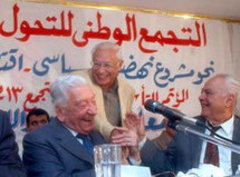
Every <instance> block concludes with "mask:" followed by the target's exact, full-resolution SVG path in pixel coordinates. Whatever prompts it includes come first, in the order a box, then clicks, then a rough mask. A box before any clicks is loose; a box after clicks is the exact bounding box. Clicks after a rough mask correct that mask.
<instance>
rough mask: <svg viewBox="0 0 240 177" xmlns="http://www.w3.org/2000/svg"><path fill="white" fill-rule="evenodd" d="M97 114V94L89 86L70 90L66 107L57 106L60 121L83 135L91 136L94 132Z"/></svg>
mask: <svg viewBox="0 0 240 177" xmlns="http://www.w3.org/2000/svg"><path fill="white" fill-rule="evenodd" d="M96 112H97V108H96V102H95V94H94V93H93V91H92V89H91V87H90V86H89V85H81V86H76V87H74V88H70V89H69V90H68V100H67V104H66V106H60V105H56V113H57V117H58V119H59V120H60V121H61V122H62V123H63V124H64V125H66V126H67V127H69V128H71V129H73V130H75V131H77V132H78V133H82V134H89V133H90V132H91V131H92V130H93V128H94V116H95V115H96Z"/></svg>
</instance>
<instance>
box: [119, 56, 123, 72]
mask: <svg viewBox="0 0 240 177" xmlns="http://www.w3.org/2000/svg"><path fill="white" fill-rule="evenodd" d="M122 65H123V60H122V59H119V60H118V68H119V70H120V69H121V68H122Z"/></svg>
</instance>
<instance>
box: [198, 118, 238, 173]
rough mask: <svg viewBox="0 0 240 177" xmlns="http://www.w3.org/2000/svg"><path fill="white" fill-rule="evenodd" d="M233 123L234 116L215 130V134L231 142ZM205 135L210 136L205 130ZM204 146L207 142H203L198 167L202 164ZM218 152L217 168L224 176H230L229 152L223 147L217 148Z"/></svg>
mask: <svg viewBox="0 0 240 177" xmlns="http://www.w3.org/2000/svg"><path fill="white" fill-rule="evenodd" d="M233 123H234V116H232V117H231V118H230V119H229V120H227V121H226V122H224V123H223V124H221V128H220V129H219V130H217V131H216V133H217V134H218V135H220V136H223V137H225V138H227V139H230V140H232V136H233ZM205 134H207V135H210V131H209V130H207V129H206V130H205ZM214 137H215V136H214ZM216 138H218V137H216ZM206 145H207V142H206V141H204V142H203V144H202V150H201V156H200V165H201V164H203V163H204V162H203V161H204V156H205V150H206ZM218 152H219V167H220V168H221V169H223V170H224V172H225V175H232V166H231V164H232V163H231V159H232V158H231V150H229V149H227V148H225V147H223V146H218Z"/></svg>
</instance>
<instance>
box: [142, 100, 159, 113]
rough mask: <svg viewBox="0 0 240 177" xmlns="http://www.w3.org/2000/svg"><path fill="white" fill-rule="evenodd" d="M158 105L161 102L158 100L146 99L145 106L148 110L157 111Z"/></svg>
mask: <svg viewBox="0 0 240 177" xmlns="http://www.w3.org/2000/svg"><path fill="white" fill-rule="evenodd" d="M158 105H159V103H158V102H157V101H154V100H152V99H148V100H147V101H145V104H144V107H145V109H146V110H148V111H150V112H154V113H155V112H157V107H158Z"/></svg>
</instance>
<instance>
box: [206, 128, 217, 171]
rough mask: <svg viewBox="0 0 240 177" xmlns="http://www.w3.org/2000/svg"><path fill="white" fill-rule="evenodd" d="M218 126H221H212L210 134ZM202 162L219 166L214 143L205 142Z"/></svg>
mask: <svg viewBox="0 0 240 177" xmlns="http://www.w3.org/2000/svg"><path fill="white" fill-rule="evenodd" d="M220 128H221V126H219V127H212V132H211V134H210V136H213V133H215V132H216V131H217V130H219V129H220ZM204 163H206V164H213V165H215V166H217V167H219V154H218V147H217V146H216V145H215V144H212V143H210V142H208V143H207V146H206V150H205V157H204Z"/></svg>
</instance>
